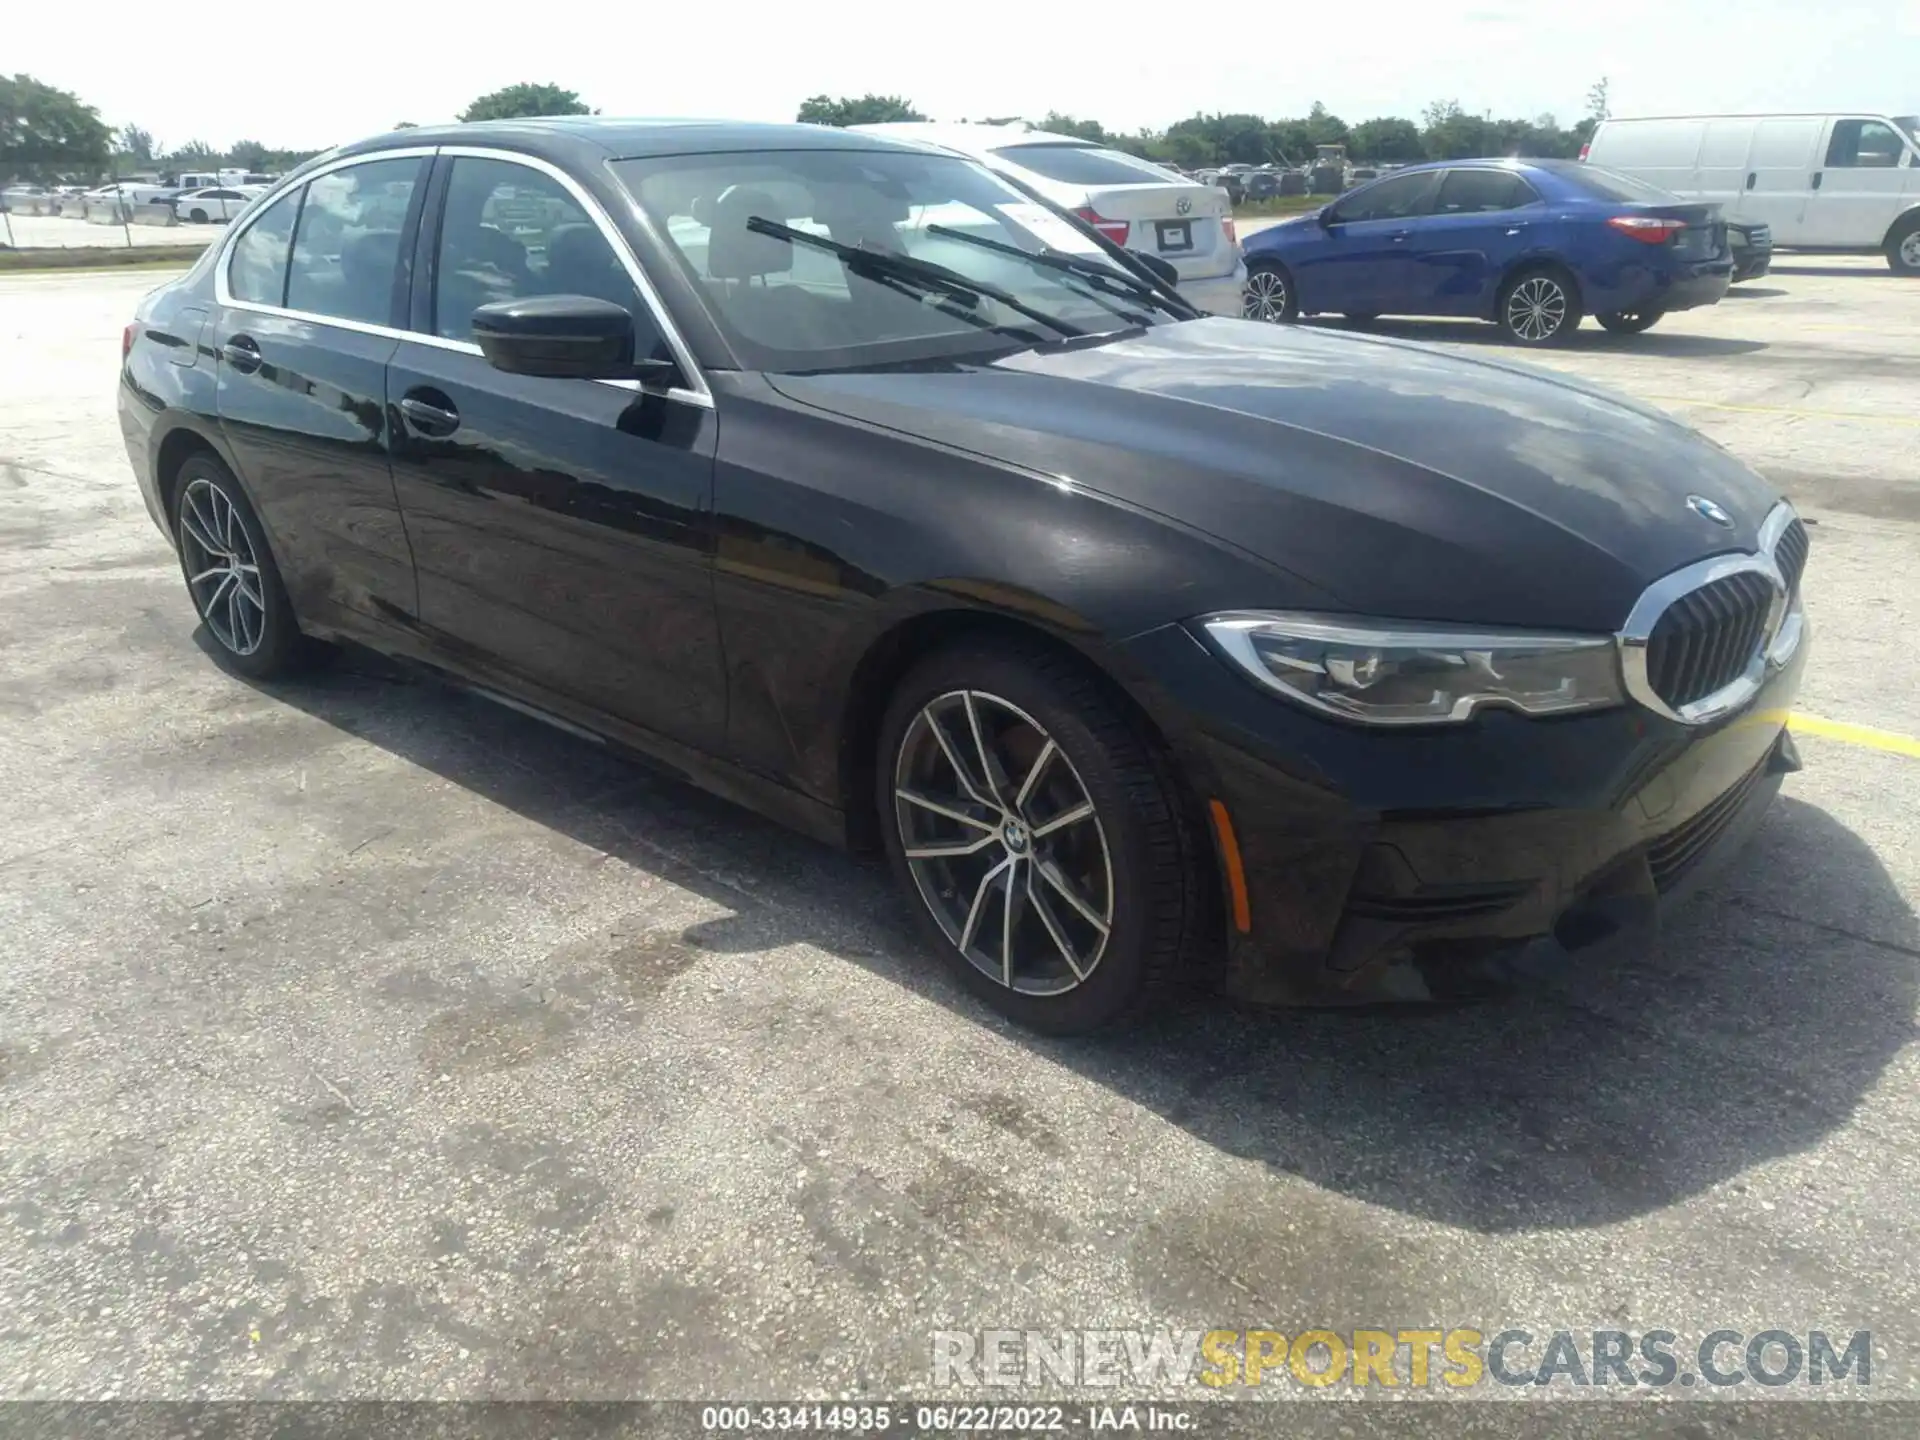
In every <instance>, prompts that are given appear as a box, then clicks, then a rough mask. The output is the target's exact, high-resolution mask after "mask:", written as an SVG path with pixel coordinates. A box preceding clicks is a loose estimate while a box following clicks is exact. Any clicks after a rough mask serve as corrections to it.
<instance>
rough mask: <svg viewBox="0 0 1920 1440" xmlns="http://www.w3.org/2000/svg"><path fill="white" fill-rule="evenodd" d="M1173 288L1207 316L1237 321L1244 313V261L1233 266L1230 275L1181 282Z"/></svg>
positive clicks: (1245, 268) (1245, 269)
mask: <svg viewBox="0 0 1920 1440" xmlns="http://www.w3.org/2000/svg"><path fill="white" fill-rule="evenodd" d="M1175 288H1176V289H1177V290H1178V291H1179V293H1180V298H1181V299H1182V300H1185V301H1186V302H1187V303H1188V304H1189V305H1191V306H1193V307H1194V309H1196V310H1204V311H1206V312H1207V314H1209V315H1229V316H1232V317H1234V318H1235V319H1238V318H1239V317H1240V316H1241V315H1243V314H1245V313H1246V303H1247V267H1246V263H1245V262H1244V261H1241V262H1238V263H1236V264H1235V265H1234V267H1233V273H1232V274H1231V275H1221V276H1217V277H1216V278H1214V279H1212V280H1182V281H1181V282H1180V284H1179V285H1178V286H1177V287H1175Z"/></svg>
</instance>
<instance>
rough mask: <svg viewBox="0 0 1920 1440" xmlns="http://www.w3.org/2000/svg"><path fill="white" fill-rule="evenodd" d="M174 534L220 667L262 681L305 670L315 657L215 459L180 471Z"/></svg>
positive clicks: (245, 507) (239, 495) (252, 523)
mask: <svg viewBox="0 0 1920 1440" xmlns="http://www.w3.org/2000/svg"><path fill="white" fill-rule="evenodd" d="M173 533H174V535H175V536H176V537H177V538H178V540H179V544H180V570H181V573H182V574H183V575H185V576H186V581H187V593H188V594H189V595H191V596H192V597H193V608H194V609H195V610H196V611H197V612H199V615H200V620H201V623H202V624H204V625H205V626H206V627H207V633H208V634H209V635H211V636H212V637H213V639H214V643H215V644H216V645H217V646H218V648H219V655H220V659H221V660H222V661H223V662H225V663H226V664H227V665H228V666H230V667H231V668H232V669H234V670H237V671H238V672H239V673H241V674H242V675H246V676H250V677H251V678H253V679H256V680H268V679H273V678H276V677H278V676H281V675H287V674H291V673H293V672H295V671H297V670H300V669H302V668H304V666H305V665H306V664H307V662H309V661H311V660H312V659H314V658H315V657H316V656H317V654H318V653H320V647H319V646H318V645H317V644H316V642H314V641H311V640H308V639H307V638H306V637H305V636H304V635H302V634H301V633H300V627H299V624H298V623H297V622H296V621H295V619H294V616H293V602H292V601H291V600H289V599H288V598H287V589H286V586H285V585H284V584H283V583H281V580H280V570H279V567H278V566H276V565H275V564H274V561H273V553H272V551H270V550H269V549H268V548H267V540H266V535H265V533H264V532H263V531H262V530H261V528H260V521H259V519H258V518H257V517H256V516H255V515H254V513H253V507H252V506H251V505H249V504H248V503H247V497H246V495H245V494H244V493H243V492H242V491H241V489H240V486H239V483H238V482H237V481H236V480H235V479H234V478H233V476H232V474H231V473H230V472H229V471H228V470H227V467H226V466H224V465H222V464H221V463H220V462H219V461H218V460H216V459H215V458H214V457H213V456H211V455H206V454H201V455H194V456H191V457H189V458H188V460H187V462H186V463H185V464H184V465H182V466H181V467H180V475H179V479H178V482H177V489H176V491H175V500H174V519H173Z"/></svg>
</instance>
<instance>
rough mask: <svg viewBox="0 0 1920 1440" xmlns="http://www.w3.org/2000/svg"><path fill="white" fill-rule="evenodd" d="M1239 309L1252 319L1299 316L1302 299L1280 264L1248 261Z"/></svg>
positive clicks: (1291, 279)
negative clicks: (1298, 297)
mask: <svg viewBox="0 0 1920 1440" xmlns="http://www.w3.org/2000/svg"><path fill="white" fill-rule="evenodd" d="M1240 313H1241V314H1242V315H1244V316H1245V317H1246V318H1247V319H1249V320H1267V321H1272V322H1275V323H1283V322H1286V321H1290V320H1297V319H1298V318H1299V317H1300V302H1299V300H1298V299H1297V298H1295V296H1294V293H1293V277H1292V276H1291V275H1289V274H1287V272H1286V271H1285V270H1283V269H1282V268H1281V267H1280V266H1278V265H1273V264H1269V263H1266V262H1264V261H1260V262H1255V263H1254V264H1252V265H1249V266H1248V267H1247V285H1246V290H1245V292H1244V303H1243V305H1242V306H1241V310H1240Z"/></svg>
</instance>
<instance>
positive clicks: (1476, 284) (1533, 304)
mask: <svg viewBox="0 0 1920 1440" xmlns="http://www.w3.org/2000/svg"><path fill="white" fill-rule="evenodd" d="M1245 250H1246V257H1247V306H1246V314H1247V316H1248V318H1250V319H1255V320H1293V319H1296V318H1298V317H1299V316H1301V315H1320V314H1329V313H1331V314H1338V315H1345V316H1347V317H1348V318H1350V319H1354V320H1371V319H1372V318H1373V317H1375V316H1376V315H1452V316H1463V317H1467V318H1471V319H1477V320H1491V321H1493V322H1494V324H1496V325H1498V326H1500V328H1501V329H1502V330H1504V331H1505V332H1506V333H1507V336H1508V338H1509V339H1511V340H1513V341H1516V342H1517V343H1519V344H1522V345H1551V344H1553V343H1555V342H1556V341H1563V340H1565V339H1567V338H1568V337H1569V336H1570V335H1572V334H1573V332H1574V330H1575V329H1576V328H1578V326H1579V324H1580V320H1581V317H1582V316H1583V315H1592V316H1593V317H1594V318H1595V319H1597V320H1598V321H1599V322H1600V323H1601V324H1602V325H1603V326H1605V327H1606V328H1607V329H1608V330H1614V331H1619V332H1622V333H1626V334H1633V333H1637V332H1639V331H1642V330H1645V329H1647V328H1648V327H1649V326H1650V325H1652V324H1654V323H1655V322H1656V321H1658V320H1659V319H1660V317H1661V316H1663V315H1666V314H1669V313H1671V312H1672V311H1675V310H1690V309H1692V308H1694V307H1695V306H1699V305H1711V304H1713V303H1714V302H1716V301H1717V300H1719V298H1720V297H1721V296H1722V295H1724V294H1726V293H1727V285H1728V283H1729V282H1730V280H1731V279H1732V276H1733V260H1732V256H1731V252H1730V251H1729V250H1728V248H1727V227H1726V224H1725V222H1724V221H1723V220H1722V219H1721V218H1720V209H1719V207H1718V206H1717V205H1698V204H1692V203H1690V202H1688V201H1684V200H1682V199H1680V198H1679V197H1678V196H1676V195H1671V194H1669V193H1668V192H1666V191H1665V190H1661V189H1658V188H1656V187H1655V186H1652V185H1648V184H1645V183H1643V182H1642V181H1639V180H1636V179H1633V178H1632V177H1631V176H1627V175H1621V174H1619V173H1617V172H1615V171H1611V170H1606V169H1602V168H1600V167H1598V166H1593V165H1587V164H1583V163H1581V162H1578V161H1572V160H1449V161H1441V162H1438V163H1435V164H1431V165H1415V166H1409V167H1408V168H1407V169H1405V170H1399V171H1396V172H1395V173H1393V174H1392V175H1389V176H1387V177H1386V178H1384V179H1381V180H1376V181H1374V182H1372V183H1371V184H1368V185H1363V186H1361V187H1360V188H1359V189H1357V190H1352V191H1349V192H1348V193H1347V194H1345V195H1342V196H1341V197H1340V198H1339V199H1338V200H1336V201H1334V202H1333V203H1332V204H1331V205H1328V206H1326V207H1325V208H1323V209H1321V210H1317V211H1315V212H1314V213H1312V214H1310V215H1302V216H1300V217H1299V218H1297V219H1294V220H1288V221H1285V222H1283V223H1281V224H1279V225H1274V226H1270V227H1269V228H1267V229H1265V230H1262V231H1260V232H1259V233H1257V234H1255V235H1253V236H1252V237H1250V238H1249V239H1248V240H1247V242H1246V245H1245Z"/></svg>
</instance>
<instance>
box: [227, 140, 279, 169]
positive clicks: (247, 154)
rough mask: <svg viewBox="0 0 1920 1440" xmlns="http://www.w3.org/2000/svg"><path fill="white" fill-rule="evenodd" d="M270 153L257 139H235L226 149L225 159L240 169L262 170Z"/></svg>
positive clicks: (265, 166) (270, 155) (271, 153)
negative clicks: (230, 147) (231, 146)
mask: <svg viewBox="0 0 1920 1440" xmlns="http://www.w3.org/2000/svg"><path fill="white" fill-rule="evenodd" d="M272 155H273V152H272V151H271V150H269V149H267V147H266V146H264V145H262V144H261V143H260V142H259V141H258V140H236V141H234V142H233V148H232V149H230V150H228V151H227V159H228V160H229V161H231V162H232V163H233V164H235V165H237V166H239V167H240V169H242V170H264V169H266V168H267V161H268V160H269V159H270V158H271V157H272Z"/></svg>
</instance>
